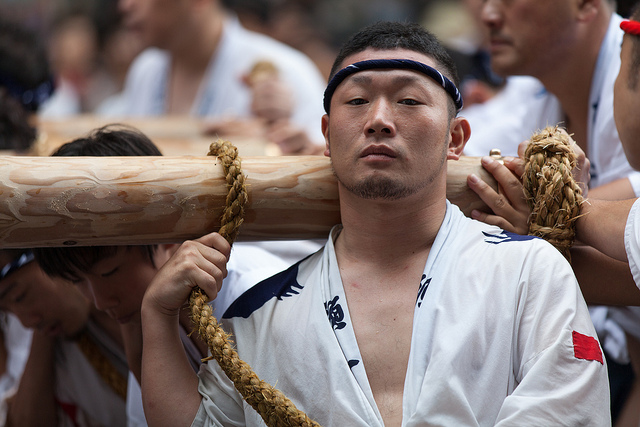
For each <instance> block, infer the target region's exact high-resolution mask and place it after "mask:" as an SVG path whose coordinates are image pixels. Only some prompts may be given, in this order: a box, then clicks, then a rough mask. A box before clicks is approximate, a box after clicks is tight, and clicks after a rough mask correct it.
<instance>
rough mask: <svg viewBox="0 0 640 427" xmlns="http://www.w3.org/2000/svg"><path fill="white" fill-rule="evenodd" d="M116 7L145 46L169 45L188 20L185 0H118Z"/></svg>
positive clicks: (164, 46)
mask: <svg viewBox="0 0 640 427" xmlns="http://www.w3.org/2000/svg"><path fill="white" fill-rule="evenodd" d="M118 8H119V9H120V12H121V13H122V14H123V22H124V26H125V27H126V28H127V29H128V30H131V31H132V32H133V33H134V34H135V35H136V36H138V37H140V40H141V41H142V42H143V44H144V45H145V46H153V47H158V48H161V49H168V48H170V47H171V46H172V44H173V43H174V40H175V39H176V38H177V37H178V35H179V34H180V32H181V31H184V26H186V25H187V22H188V20H187V16H188V13H189V8H188V0H119V2H118Z"/></svg>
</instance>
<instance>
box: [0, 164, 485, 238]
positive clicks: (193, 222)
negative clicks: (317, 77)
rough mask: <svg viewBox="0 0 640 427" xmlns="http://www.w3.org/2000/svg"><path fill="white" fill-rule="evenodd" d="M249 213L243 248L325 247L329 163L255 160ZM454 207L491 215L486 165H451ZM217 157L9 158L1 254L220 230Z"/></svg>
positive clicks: (2, 181) (1, 198)
mask: <svg viewBox="0 0 640 427" xmlns="http://www.w3.org/2000/svg"><path fill="white" fill-rule="evenodd" d="M242 167H243V170H244V172H245V174H246V175H247V184H248V191H249V204H248V206H247V210H246V213H245V222H244V224H243V225H242V227H241V229H240V235H239V240H276V239H306V238H324V237H326V236H327V234H328V232H329V229H330V228H331V227H332V226H333V225H334V224H337V223H339V221H340V212H339V205H338V192H337V183H336V180H335V178H334V176H333V173H332V171H331V168H330V164H329V159H327V158H325V157H322V156H308V157H269V156H264V157H246V158H243V161H242ZM448 168H449V172H448V182H447V194H448V198H449V199H450V200H451V201H452V202H453V203H455V204H457V205H458V206H460V208H461V209H462V210H463V211H464V212H465V213H466V214H469V213H470V212H471V210H472V209H481V210H485V211H488V208H487V207H486V205H485V204H484V203H483V202H482V201H481V200H480V199H479V198H478V196H477V195H476V194H475V193H473V192H472V191H471V190H470V189H469V188H468V187H467V185H466V177H467V175H468V174H469V173H475V174H476V175H479V176H481V177H482V178H483V179H484V180H485V181H487V182H490V183H491V185H493V187H494V188H496V186H497V185H496V183H495V181H494V180H493V178H492V177H491V176H490V175H489V174H488V173H487V172H486V171H484V169H483V168H482V166H481V165H480V159H479V158H477V157H463V158H462V159H460V160H459V161H449V164H448ZM225 197H226V184H225V181H224V176H223V172H222V166H221V165H220V164H219V161H218V160H217V159H216V158H214V157H189V156H181V157H168V156H162V157H160V156H158V157H20V156H3V157H0V247H2V248H22V247H47V246H65V245H66V246H70V245H78V246H86V245H130V244H151V243H165V242H179V241H182V240H184V239H191V238H197V237H199V236H201V235H203V234H205V233H207V232H210V231H213V230H217V229H218V228H219V226H220V221H219V218H220V215H221V213H222V208H223V207H224V204H225Z"/></svg>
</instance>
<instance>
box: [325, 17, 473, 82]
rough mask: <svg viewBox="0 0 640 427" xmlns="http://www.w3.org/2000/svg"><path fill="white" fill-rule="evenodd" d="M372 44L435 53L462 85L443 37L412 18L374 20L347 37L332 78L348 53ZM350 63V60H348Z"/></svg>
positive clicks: (442, 67) (442, 65) (451, 78)
mask: <svg viewBox="0 0 640 427" xmlns="http://www.w3.org/2000/svg"><path fill="white" fill-rule="evenodd" d="M368 48H372V49H378V50H386V49H407V50H412V51H414V52H418V53H422V54H424V55H427V56H430V57H432V58H433V59H434V60H435V61H436V64H437V65H438V68H440V67H441V69H439V71H440V72H442V73H443V74H444V75H445V76H446V77H448V78H449V79H450V80H451V81H452V82H453V83H454V84H455V85H456V86H459V84H460V82H459V80H458V73H457V70H456V65H455V63H454V62H453V60H452V59H451V57H450V56H449V53H448V52H447V50H446V49H445V48H444V46H442V44H441V43H440V41H439V40H438V39H437V38H436V36H434V35H433V34H431V33H430V32H429V31H427V30H426V29H424V28H423V27H422V26H421V25H419V24H416V23H411V22H390V21H381V22H376V23H375V24H371V25H369V26H367V27H365V28H363V29H362V30H360V31H358V32H357V33H356V34H354V35H353V36H351V38H350V39H349V40H347V41H346V42H345V43H344V44H343V45H342V48H341V49H340V52H338V56H337V57H336V60H335V61H334V63H333V66H332V67H331V73H330V77H329V79H331V77H333V76H334V75H335V74H336V73H337V72H338V71H340V67H341V66H342V62H343V61H344V60H345V58H347V57H348V56H351V55H354V54H356V53H360V52H362V51H365V50H367V49H368ZM344 65H348V64H344Z"/></svg>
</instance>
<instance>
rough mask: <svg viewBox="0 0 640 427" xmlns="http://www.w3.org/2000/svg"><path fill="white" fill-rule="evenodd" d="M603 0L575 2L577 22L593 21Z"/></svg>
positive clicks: (580, 0) (577, 0) (578, 0)
mask: <svg viewBox="0 0 640 427" xmlns="http://www.w3.org/2000/svg"><path fill="white" fill-rule="evenodd" d="M602 1H603V0H576V6H577V15H576V16H577V17H578V20H579V21H583V22H590V21H593V20H594V19H595V18H596V17H597V16H598V13H599V12H600V8H601V7H602Z"/></svg>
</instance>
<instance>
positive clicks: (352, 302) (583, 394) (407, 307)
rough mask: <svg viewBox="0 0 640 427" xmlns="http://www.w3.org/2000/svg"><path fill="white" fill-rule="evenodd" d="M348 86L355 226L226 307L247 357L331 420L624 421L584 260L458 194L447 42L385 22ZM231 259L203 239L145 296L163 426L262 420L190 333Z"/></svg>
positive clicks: (304, 405)
mask: <svg viewBox="0 0 640 427" xmlns="http://www.w3.org/2000/svg"><path fill="white" fill-rule="evenodd" d="M331 75H332V79H331V81H330V83H329V86H328V88H327V90H326V92H325V110H326V112H327V114H326V115H325V116H324V117H323V121H322V130H323V133H324V135H325V140H326V148H327V149H326V152H325V154H326V155H327V156H329V157H330V158H331V161H332V165H333V170H334V173H335V175H336V177H337V180H338V189H339V194H340V212H341V220H342V224H341V225H340V226H336V227H334V228H333V230H332V231H331V234H330V237H329V239H328V240H327V243H326V245H325V247H324V248H323V249H322V250H320V251H319V252H317V253H316V254H314V255H312V256H311V257H309V258H307V259H305V260H303V261H301V262H299V263H297V264H295V265H294V266H292V267H291V268H289V269H288V270H286V271H284V272H283V273H280V274H278V275H276V276H274V277H272V278H270V279H267V280H265V281H263V282H261V283H259V284H257V285H256V286H254V287H253V288H251V290H250V291H248V292H247V293H245V294H244V295H242V296H240V297H239V298H238V299H237V300H236V301H235V302H234V303H233V304H232V305H231V306H230V307H229V309H228V310H227V311H226V312H225V314H224V316H223V320H222V322H223V325H224V326H225V328H226V329H227V330H228V331H229V332H231V333H232V334H233V335H234V339H235V341H236V344H237V351H238V353H239V355H240V357H241V358H242V359H243V360H245V361H246V362H248V363H249V364H250V365H251V366H252V367H253V369H254V370H255V372H256V373H257V375H258V376H259V377H260V378H262V379H263V380H265V381H267V382H269V383H271V384H275V385H277V387H278V388H279V389H280V390H281V391H282V392H284V394H285V395H286V396H287V397H289V398H290V399H291V401H293V402H294V403H295V405H297V407H298V408H299V409H301V410H302V411H304V412H306V414H307V415H308V416H309V417H310V418H311V419H314V420H315V421H317V422H319V423H320V424H322V425H325V426H328V425H349V426H352V425H353V426H355V425H376V426H378V425H380V426H381V425H387V426H399V425H407V426H408V425H424V424H433V425H500V424H510V425H526V424H529V425H558V424H562V425H607V424H609V423H610V417H609V389H608V381H607V369H606V366H604V365H603V362H602V352H601V349H600V345H599V343H598V341H597V338H596V335H595V331H594V328H593V325H592V323H591V320H590V318H589V314H588V311H587V307H586V304H585V302H584V300H583V298H582V295H581V293H580V290H579V288H578V285H577V283H576V280H575V276H574V275H573V272H572V271H571V268H570V266H569V264H568V263H567V262H566V261H565V260H564V259H563V258H562V256H561V255H560V254H559V252H558V251H556V250H555V249H554V248H552V247H551V246H550V245H549V244H547V243H546V242H544V241H542V240H540V239H535V238H531V237H518V236H516V235H514V234H511V233H506V232H504V231H503V230H501V229H499V228H497V227H494V226H488V225H484V224H481V223H479V222H476V221H473V220H470V219H468V218H466V217H465V216H464V215H463V214H462V213H461V212H460V211H459V210H458V209H457V208H456V207H455V206H454V205H452V204H450V203H449V202H448V201H447V199H446V194H445V190H446V175H447V166H446V165H447V160H448V159H450V160H456V159H457V158H459V156H460V154H461V153H462V150H463V148H464V145H465V143H466V141H467V139H468V137H469V132H470V129H469V126H468V123H467V121H466V120H465V119H464V118H462V117H458V116H457V115H456V111H457V110H459V109H460V107H461V104H462V103H461V99H460V98H459V95H458V91H457V89H456V86H455V84H454V83H453V81H456V77H455V69H454V67H453V66H452V65H451V60H450V58H449V57H448V55H447V54H446V53H445V51H444V50H443V48H442V47H441V46H440V44H439V43H438V42H437V40H435V38H434V37H433V36H432V35H431V34H429V33H427V32H425V31H424V30H423V29H422V28H420V27H419V26H415V25H411V24H398V23H379V24H375V25H373V26H371V27H368V28H366V29H364V30H362V31H361V32H360V33H358V34H356V35H355V36H354V37H353V38H352V39H351V40H350V41H348V42H347V44H346V45H345V46H344V47H343V49H342V51H341V53H340V54H339V55H338V58H337V59H336V62H335V66H334V69H333V72H332V73H331ZM229 252H230V246H229V243H227V241H226V240H225V239H224V238H223V237H222V236H220V235H219V234H217V233H213V234H209V235H206V236H204V237H202V238H200V239H198V240H195V241H189V242H186V243H185V244H183V245H182V246H181V248H180V249H179V250H178V251H177V252H176V254H175V255H174V256H173V257H172V258H171V259H170V260H169V261H168V262H167V264H165V266H164V267H163V268H162V269H161V270H160V271H159V273H158V274H157V275H156V277H155V278H154V280H153V282H152V284H151V285H150V287H149V289H148V291H147V292H146V294H145V297H144V300H143V307H142V323H143V337H144V345H143V366H142V387H143V401H144V404H145V413H146V415H147V420H148V422H149V424H150V425H153V426H156V425H189V424H191V423H192V422H193V425H219V424H224V425H262V420H261V418H260V417H261V416H260V415H258V414H257V413H256V412H254V411H253V409H251V408H250V407H249V406H248V405H245V404H243V402H242V398H241V397H240V395H239V393H238V392H236V391H235V390H234V388H233V384H231V382H230V381H229V380H228V379H227V378H226V377H225V375H224V374H223V373H222V372H221V370H220V368H219V367H218V365H217V364H216V363H215V362H209V363H208V364H206V365H205V366H203V367H202V368H201V370H200V373H199V376H198V377H197V376H195V375H194V374H193V373H192V371H191V369H190V367H189V366H188V364H187V363H186V359H185V357H184V354H183V353H181V352H180V351H181V350H180V343H179V340H178V335H177V332H176V331H177V324H178V316H179V313H180V309H181V307H182V306H183V304H184V302H185V300H186V299H187V297H188V296H189V294H190V293H191V290H192V288H193V287H195V286H198V287H199V288H201V289H202V290H203V291H205V292H206V293H207V294H208V295H209V297H210V298H215V297H216V294H217V291H218V290H219V289H220V285H221V281H222V278H223V277H224V275H225V274H226V263H227V261H228V258H229ZM194 419H195V421H194ZM274 425H275V424H274Z"/></svg>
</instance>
